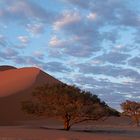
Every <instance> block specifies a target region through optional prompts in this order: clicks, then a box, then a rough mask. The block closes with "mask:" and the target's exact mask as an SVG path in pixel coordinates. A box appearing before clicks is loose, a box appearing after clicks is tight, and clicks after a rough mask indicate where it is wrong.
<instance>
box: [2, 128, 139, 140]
mask: <svg viewBox="0 0 140 140" xmlns="http://www.w3.org/2000/svg"><path fill="white" fill-rule="evenodd" d="M0 140H140V129H139V128H130V127H127V128H126V127H125V128H119V127H113V126H112V127H106V126H98V127H97V126H88V127H86V128H85V127H84V126H77V127H74V128H73V129H71V130H70V131H69V132H67V131H65V130H61V129H55V128H49V129H47V128H45V127H44V128H38V127H25V126H20V127H17V126H12V127H10V126H9V127H8V126H6V127H4V126H3V127H0Z"/></svg>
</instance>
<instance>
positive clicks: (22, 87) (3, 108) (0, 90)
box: [0, 66, 60, 122]
mask: <svg viewBox="0 0 140 140" xmlns="http://www.w3.org/2000/svg"><path fill="white" fill-rule="evenodd" d="M55 83H60V81H58V80H57V79H55V78H53V77H52V76H50V75H48V74H47V73H45V72H43V71H41V70H40V69H38V68H34V67H29V68H19V69H16V68H15V67H11V66H2V67H0V122H6V121H7V122H8V121H10V122H11V121H20V120H24V119H26V118H27V117H26V115H25V114H24V113H23V112H22V111H21V102H22V101H24V100H27V99H29V98H30V97H31V93H32V90H33V89H34V88H35V87H37V86H39V85H43V84H55Z"/></svg>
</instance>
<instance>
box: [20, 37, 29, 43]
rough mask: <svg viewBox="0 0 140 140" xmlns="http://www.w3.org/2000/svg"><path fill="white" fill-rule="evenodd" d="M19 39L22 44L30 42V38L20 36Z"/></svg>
mask: <svg viewBox="0 0 140 140" xmlns="http://www.w3.org/2000/svg"><path fill="white" fill-rule="evenodd" d="M18 39H19V41H20V42H21V43H22V44H28V43H29V42H30V40H29V37H28V36H18Z"/></svg>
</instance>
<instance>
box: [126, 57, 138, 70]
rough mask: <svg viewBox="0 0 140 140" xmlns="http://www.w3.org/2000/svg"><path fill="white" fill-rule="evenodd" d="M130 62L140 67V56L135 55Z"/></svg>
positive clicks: (131, 64)
mask: <svg viewBox="0 0 140 140" xmlns="http://www.w3.org/2000/svg"><path fill="white" fill-rule="evenodd" d="M128 64H129V65H130V66H132V67H136V68H138V69H139V68H140V57H137V56H136V57H133V58H132V59H130V60H129V61H128Z"/></svg>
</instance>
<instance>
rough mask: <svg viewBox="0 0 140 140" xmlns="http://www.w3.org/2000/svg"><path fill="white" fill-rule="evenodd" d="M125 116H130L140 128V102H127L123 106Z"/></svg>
mask: <svg viewBox="0 0 140 140" xmlns="http://www.w3.org/2000/svg"><path fill="white" fill-rule="evenodd" d="M121 107H122V109H123V115H125V116H128V117H130V118H131V119H132V121H133V122H134V123H135V124H136V125H137V126H139V121H140V102H135V101H129V100H127V101H125V102H123V103H122V104H121Z"/></svg>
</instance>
